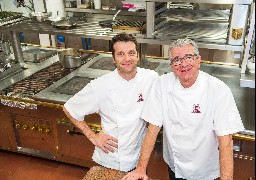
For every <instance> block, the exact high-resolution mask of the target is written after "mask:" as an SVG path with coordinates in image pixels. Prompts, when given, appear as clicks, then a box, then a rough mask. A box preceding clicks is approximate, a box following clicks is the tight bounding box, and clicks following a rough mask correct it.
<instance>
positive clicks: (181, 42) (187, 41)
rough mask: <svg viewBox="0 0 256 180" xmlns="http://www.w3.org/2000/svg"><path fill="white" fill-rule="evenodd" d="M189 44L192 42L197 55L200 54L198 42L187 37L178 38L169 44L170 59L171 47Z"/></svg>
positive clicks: (170, 56)
mask: <svg viewBox="0 0 256 180" xmlns="http://www.w3.org/2000/svg"><path fill="white" fill-rule="evenodd" d="M188 44H191V45H192V46H193V49H194V51H195V54H196V55H197V56H199V50H198V47H197V44H196V43H195V42H194V41H193V40H191V39H188V38H185V39H178V40H176V41H173V42H172V43H171V45H170V46H169V49H168V55H169V59H170V60H171V59H172V55H171V49H172V48H174V47H183V46H186V45H188Z"/></svg>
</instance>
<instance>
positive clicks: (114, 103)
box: [64, 33, 158, 172]
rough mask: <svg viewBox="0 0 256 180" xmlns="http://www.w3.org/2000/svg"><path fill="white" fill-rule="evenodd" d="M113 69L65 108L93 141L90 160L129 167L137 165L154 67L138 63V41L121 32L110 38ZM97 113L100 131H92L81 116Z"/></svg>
mask: <svg viewBox="0 0 256 180" xmlns="http://www.w3.org/2000/svg"><path fill="white" fill-rule="evenodd" d="M111 49H112V56H113V61H114V63H115V65H116V69H115V70H114V71H112V72H110V73H108V74H106V75H103V76H101V77H99V78H97V79H95V80H92V81H91V82H90V83H89V84H88V85H86V86H85V87H84V88H83V89H82V90H81V91H80V92H78V93H77V94H75V95H74V96H73V97H72V98H70V99H69V100H68V101H67V102H66V103H65V104H64V112H65V113H66V115H67V116H68V117H69V118H70V120H71V121H72V122H73V123H74V125H76V126H77V127H78V128H79V129H80V130H81V131H82V132H83V133H84V134H85V135H86V136H87V138H88V139H89V140H90V141H91V142H92V143H93V144H94V145H95V151H94V154H93V160H94V161H95V162H96V163H98V164H100V165H101V166H104V167H107V168H111V169H115V170H120V171H124V172H128V171H131V170H132V169H134V168H135V167H136V164H137V161H138V159H139V153H140V149H141V146H142V142H143V139H144V136H145V130H146V123H145V121H144V120H142V119H141V118H140V116H141V113H142V109H143V107H144V104H145V101H146V99H147V97H148V94H149V92H150V89H151V87H152V85H153V82H154V81H155V80H156V79H157V78H158V74H157V73H156V72H155V71H152V70H149V69H143V68H139V67H137V63H138V61H139V54H138V43H137V41H136V39H135V37H133V36H132V35H129V34H126V33H121V34H118V35H116V36H115V37H113V39H112V41H111ZM92 113H99V115H100V116H101V126H102V131H100V132H99V133H98V134H95V133H94V132H93V131H92V130H91V129H90V128H89V127H88V126H87V124H86V118H85V120H84V116H85V115H88V114H92Z"/></svg>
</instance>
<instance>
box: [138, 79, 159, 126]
mask: <svg viewBox="0 0 256 180" xmlns="http://www.w3.org/2000/svg"><path fill="white" fill-rule="evenodd" d="M159 84H160V79H158V80H157V81H155V83H154V84H153V86H152V88H151V91H150V93H149V96H148V98H147V101H146V104H145V106H144V108H143V111H142V115H141V118H142V119H144V120H145V121H147V122H149V123H151V124H153V125H155V126H158V127H161V126H162V124H163V116H162V114H163V113H162V106H163V105H162V104H163V103H162V97H161V94H162V93H161V88H160V86H159Z"/></svg>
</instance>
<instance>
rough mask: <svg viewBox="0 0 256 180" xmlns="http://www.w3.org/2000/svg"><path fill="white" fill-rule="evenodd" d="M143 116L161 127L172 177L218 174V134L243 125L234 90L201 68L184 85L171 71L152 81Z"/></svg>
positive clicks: (199, 178)
mask: <svg viewBox="0 0 256 180" xmlns="http://www.w3.org/2000/svg"><path fill="white" fill-rule="evenodd" d="M142 118H143V119H144V120H146V121H148V122H149V123H151V124H153V125H156V126H159V127H161V126H163V156H164V160H165V162H166V163H167V164H168V165H169V167H170V168H171V169H172V171H173V172H175V175H176V178H184V179H194V180H212V179H215V178H217V177H219V176H220V167H219V166H220V165H219V151H218V141H217V136H224V135H228V134H233V133H235V132H238V131H242V130H244V127H243V124H242V121H241V117H240V114H239V112H238V109H237V107H236V104H235V100H234V98H233V95H232V93H231V91H230V89H229V87H228V86H227V85H225V84H224V83H223V82H222V81H221V80H219V79H217V78H215V77H213V76H211V75H209V74H207V73H204V72H202V71H199V76H198V78H197V80H196V82H195V84H194V85H192V86H191V87H190V88H184V87H183V86H182V85H181V84H180V81H179V80H178V79H177V78H176V77H175V75H174V74H173V73H169V74H165V75H162V76H161V77H160V78H159V80H158V81H157V82H156V83H155V84H154V85H153V87H152V90H151V92H150V95H149V97H148V101H147V103H146V104H145V107H144V110H143V113H142Z"/></svg>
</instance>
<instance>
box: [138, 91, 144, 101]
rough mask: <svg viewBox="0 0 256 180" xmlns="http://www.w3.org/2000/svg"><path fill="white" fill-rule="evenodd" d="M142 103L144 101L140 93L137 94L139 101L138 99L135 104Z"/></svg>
mask: <svg viewBox="0 0 256 180" xmlns="http://www.w3.org/2000/svg"><path fill="white" fill-rule="evenodd" d="M142 101H144V99H143V96H142V93H140V94H139V99H138V101H137V102H142Z"/></svg>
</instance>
